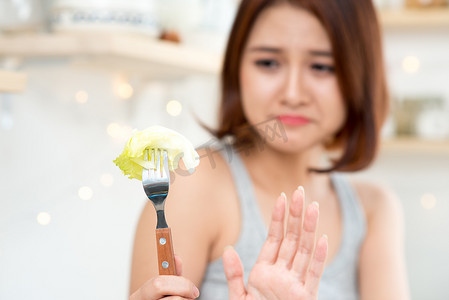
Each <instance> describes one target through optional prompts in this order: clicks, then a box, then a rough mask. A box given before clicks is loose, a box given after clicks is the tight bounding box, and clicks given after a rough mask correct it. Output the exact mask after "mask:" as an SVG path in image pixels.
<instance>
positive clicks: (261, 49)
mask: <svg viewBox="0 0 449 300" xmlns="http://www.w3.org/2000/svg"><path fill="white" fill-rule="evenodd" d="M248 50H249V52H270V53H281V52H282V50H281V49H279V48H274V47H265V46H260V47H251V48H249V49H248Z"/></svg>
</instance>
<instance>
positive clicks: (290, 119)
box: [278, 115, 310, 126]
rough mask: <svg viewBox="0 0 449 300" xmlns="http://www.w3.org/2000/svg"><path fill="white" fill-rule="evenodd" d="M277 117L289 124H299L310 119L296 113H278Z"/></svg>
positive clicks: (306, 122)
mask: <svg viewBox="0 0 449 300" xmlns="http://www.w3.org/2000/svg"><path fill="white" fill-rule="evenodd" d="M278 119H279V121H281V122H282V123H283V124H285V125H290V126H301V125H306V124H308V123H310V119H308V118H306V117H303V116H298V115H280V116H278Z"/></svg>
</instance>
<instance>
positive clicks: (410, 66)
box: [402, 55, 421, 74]
mask: <svg viewBox="0 0 449 300" xmlns="http://www.w3.org/2000/svg"><path fill="white" fill-rule="evenodd" d="M420 66H421V62H420V61H419V58H418V57H416V56H411V55H410V56H406V57H405V58H404V59H403V60H402V69H403V70H404V72H405V73H408V74H414V73H417V72H418V71H419V69H420Z"/></svg>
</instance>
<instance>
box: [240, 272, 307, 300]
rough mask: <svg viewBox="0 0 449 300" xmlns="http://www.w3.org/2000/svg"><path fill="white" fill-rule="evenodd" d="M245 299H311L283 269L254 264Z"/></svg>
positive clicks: (301, 286)
mask: <svg viewBox="0 0 449 300" xmlns="http://www.w3.org/2000/svg"><path fill="white" fill-rule="evenodd" d="M246 299H313V297H312V295H310V294H309V292H308V291H307V290H306V289H305V286H304V284H303V283H301V282H298V278H297V277H296V276H295V275H294V274H293V273H291V272H290V270H288V269H287V268H285V267H282V266H280V265H267V264H256V265H255V266H254V268H253V269H252V271H251V274H250V277H249V280H248V285H247V297H246Z"/></svg>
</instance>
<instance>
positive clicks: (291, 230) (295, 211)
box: [278, 187, 304, 268]
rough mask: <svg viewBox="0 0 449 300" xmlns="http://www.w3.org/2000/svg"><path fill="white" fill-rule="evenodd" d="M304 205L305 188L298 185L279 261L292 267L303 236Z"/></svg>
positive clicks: (294, 193) (291, 204) (291, 205)
mask: <svg viewBox="0 0 449 300" xmlns="http://www.w3.org/2000/svg"><path fill="white" fill-rule="evenodd" d="M303 207H304V189H303V188H302V187H298V189H297V190H296V191H294V192H293V197H292V201H291V203H290V209H289V215H288V221H287V232H286V234H285V238H284V239H283V241H282V244H281V248H280V250H279V258H278V261H279V262H281V263H282V264H285V265H286V266H287V268H290V267H291V265H292V262H293V258H294V257H295V254H296V251H297V249H298V244H299V239H300V236H301V224H302V211H303Z"/></svg>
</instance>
